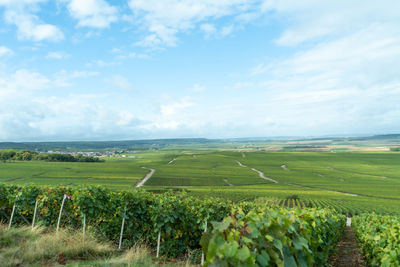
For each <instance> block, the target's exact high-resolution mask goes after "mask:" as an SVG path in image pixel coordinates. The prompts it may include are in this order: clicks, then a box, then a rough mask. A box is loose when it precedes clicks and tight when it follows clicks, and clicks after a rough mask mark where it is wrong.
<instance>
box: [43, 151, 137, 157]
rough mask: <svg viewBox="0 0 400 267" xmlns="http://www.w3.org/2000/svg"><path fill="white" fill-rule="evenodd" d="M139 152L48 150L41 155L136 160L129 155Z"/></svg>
mask: <svg viewBox="0 0 400 267" xmlns="http://www.w3.org/2000/svg"><path fill="white" fill-rule="evenodd" d="M137 152H138V151H127V150H107V151H78V152H76V151H73V152H71V151H53V150H48V151H46V152H43V151H41V152H39V151H38V153H39V154H44V153H46V154H68V155H71V156H74V157H76V156H78V155H82V156H86V157H99V158H113V157H117V158H127V157H129V158H135V157H136V156H132V155H127V154H133V153H137Z"/></svg>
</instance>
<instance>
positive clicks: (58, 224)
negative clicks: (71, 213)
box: [56, 195, 67, 233]
mask: <svg viewBox="0 0 400 267" xmlns="http://www.w3.org/2000/svg"><path fill="white" fill-rule="evenodd" d="M66 198H67V195H64V198H63V201H62V203H61V208H60V213H59V214H58V221H57V229H56V233H58V230H59V229H60V221H61V214H62V211H63V208H64V203H65V199H66Z"/></svg>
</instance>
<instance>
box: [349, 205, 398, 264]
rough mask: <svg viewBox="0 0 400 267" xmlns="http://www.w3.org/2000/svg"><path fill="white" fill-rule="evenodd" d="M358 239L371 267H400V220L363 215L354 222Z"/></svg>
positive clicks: (372, 214)
mask: <svg viewBox="0 0 400 267" xmlns="http://www.w3.org/2000/svg"><path fill="white" fill-rule="evenodd" d="M353 222H354V223H353V225H354V229H355V233H356V238H357V240H358V243H359V244H360V247H361V249H362V251H363V254H364V255H365V257H366V259H367V260H368V262H369V263H370V265H371V266H400V218H399V217H398V216H382V215H376V214H374V213H371V214H363V215H360V216H356V217H355V218H354V220H353Z"/></svg>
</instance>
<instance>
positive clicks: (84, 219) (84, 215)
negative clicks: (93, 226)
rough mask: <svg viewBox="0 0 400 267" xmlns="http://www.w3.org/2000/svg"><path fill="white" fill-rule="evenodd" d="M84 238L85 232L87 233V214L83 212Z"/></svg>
mask: <svg viewBox="0 0 400 267" xmlns="http://www.w3.org/2000/svg"><path fill="white" fill-rule="evenodd" d="M82 232H83V238H85V234H86V214H83V230H82Z"/></svg>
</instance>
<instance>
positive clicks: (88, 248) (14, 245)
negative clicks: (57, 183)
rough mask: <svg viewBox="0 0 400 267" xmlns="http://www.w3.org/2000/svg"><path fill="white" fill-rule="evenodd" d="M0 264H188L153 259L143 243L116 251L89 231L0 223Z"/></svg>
mask: <svg viewBox="0 0 400 267" xmlns="http://www.w3.org/2000/svg"><path fill="white" fill-rule="evenodd" d="M0 264H1V266H2V267H8V266H9V267H11V266H58V265H67V266H141V267H144V266H190V264H189V263H188V261H186V262H185V261H183V262H180V261H176V262H173V263H171V262H167V261H166V260H159V259H155V258H154V257H153V256H152V254H151V252H150V250H149V249H148V248H147V247H146V246H144V245H137V246H134V247H132V248H130V249H128V250H127V251H123V252H121V251H118V250H117V249H116V247H115V246H114V245H113V244H111V243H106V242H100V241H98V240H96V239H95V238H94V237H93V236H91V235H90V234H87V235H86V236H85V238H83V236H82V233H81V232H77V231H75V230H71V229H63V230H61V231H60V232H59V233H58V234H55V233H54V232H47V230H46V229H45V228H42V227H39V228H34V229H33V230H32V229H31V228H30V227H19V228H11V229H9V230H8V229H7V227H6V226H5V225H1V224H0Z"/></svg>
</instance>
